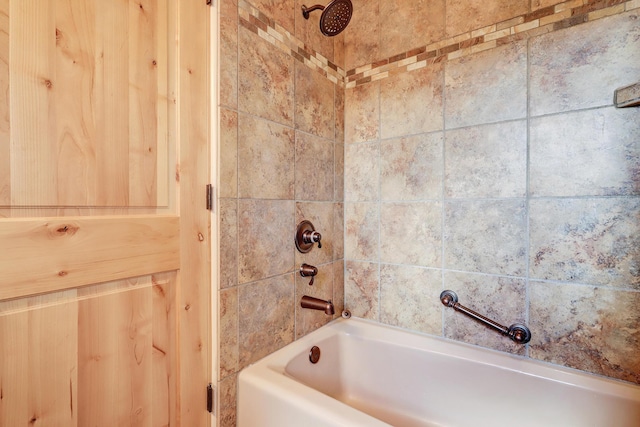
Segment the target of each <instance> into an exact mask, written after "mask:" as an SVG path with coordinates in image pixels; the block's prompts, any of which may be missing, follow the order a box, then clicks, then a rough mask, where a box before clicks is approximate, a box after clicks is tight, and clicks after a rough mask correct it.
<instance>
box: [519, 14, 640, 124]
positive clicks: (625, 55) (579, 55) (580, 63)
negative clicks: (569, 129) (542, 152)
mask: <svg viewBox="0 0 640 427" xmlns="http://www.w3.org/2000/svg"><path fill="white" fill-rule="evenodd" d="M639 13H640V12H638V11H635V12H627V13H622V14H619V15H616V16H612V17H608V18H603V19H599V20H597V21H593V22H589V23H586V24H583V25H576V26H573V27H570V28H567V29H565V30H561V31H554V32H552V33H548V34H545V35H542V36H540V37H535V38H533V39H532V40H531V47H530V86H531V95H530V97H531V100H530V111H531V115H533V116H538V115H543V114H550V113H556V112H561V111H571V110H577V109H584V108H591V107H597V106H604V105H612V103H613V92H614V90H615V89H616V88H618V87H620V86H624V85H626V84H631V83H633V82H636V81H637V80H638V76H639V75H640V74H639V73H640V63H639V62H638V60H637V59H638V58H637V52H640V25H638V20H639V19H640V18H639ZM632 52H636V54H634V53H632Z"/></svg>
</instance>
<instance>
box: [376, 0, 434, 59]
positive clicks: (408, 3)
mask: <svg viewBox="0 0 640 427" xmlns="http://www.w3.org/2000/svg"><path fill="white" fill-rule="evenodd" d="M444 10H445V0H397V1H383V2H381V3H380V17H381V19H380V58H389V57H391V56H394V55H397V54H398V53H401V52H405V51H408V50H410V49H413V48H416V47H420V46H425V45H428V44H430V43H433V42H436V41H439V40H442V39H443V38H445V31H444V30H445V13H444Z"/></svg>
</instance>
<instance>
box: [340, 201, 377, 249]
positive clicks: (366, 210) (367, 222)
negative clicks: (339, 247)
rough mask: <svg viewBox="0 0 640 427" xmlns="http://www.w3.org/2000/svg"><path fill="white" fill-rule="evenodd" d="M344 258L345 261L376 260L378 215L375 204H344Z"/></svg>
mask: <svg viewBox="0 0 640 427" xmlns="http://www.w3.org/2000/svg"><path fill="white" fill-rule="evenodd" d="M344 211H345V212H344V216H345V218H344V223H345V242H344V256H345V258H347V259H359V260H371V261H374V260H377V259H378V256H379V251H378V244H379V237H378V236H379V234H380V231H379V228H380V227H379V224H378V217H379V215H380V213H379V209H378V205H377V204H375V203H345V206H344Z"/></svg>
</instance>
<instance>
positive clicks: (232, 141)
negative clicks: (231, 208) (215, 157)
mask: <svg viewBox="0 0 640 427" xmlns="http://www.w3.org/2000/svg"><path fill="white" fill-rule="evenodd" d="M219 132H220V190H219V195H220V197H238V113H236V112H235V111H231V110H227V109H226V108H221V109H220V130H219Z"/></svg>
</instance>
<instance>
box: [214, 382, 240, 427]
mask: <svg viewBox="0 0 640 427" xmlns="http://www.w3.org/2000/svg"><path fill="white" fill-rule="evenodd" d="M237 396H238V375H237V374H236V375H231V376H229V377H227V378H225V379H223V380H222V381H220V382H218V402H219V403H220V405H219V406H220V412H219V414H218V425H219V426H220V427H236V422H237V416H236V415H237Z"/></svg>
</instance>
